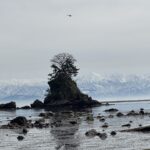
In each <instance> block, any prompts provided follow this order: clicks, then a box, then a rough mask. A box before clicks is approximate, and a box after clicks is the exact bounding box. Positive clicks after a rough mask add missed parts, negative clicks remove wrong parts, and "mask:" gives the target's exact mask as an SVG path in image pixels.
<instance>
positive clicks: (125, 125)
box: [122, 123, 131, 127]
mask: <svg viewBox="0 0 150 150" xmlns="http://www.w3.org/2000/svg"><path fill="white" fill-rule="evenodd" d="M122 127H131V124H129V123H128V124H124V125H122Z"/></svg>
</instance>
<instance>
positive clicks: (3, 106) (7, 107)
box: [0, 102, 16, 109]
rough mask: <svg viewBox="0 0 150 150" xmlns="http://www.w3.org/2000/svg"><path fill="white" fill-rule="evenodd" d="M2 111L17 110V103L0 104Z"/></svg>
mask: <svg viewBox="0 0 150 150" xmlns="http://www.w3.org/2000/svg"><path fill="white" fill-rule="evenodd" d="M0 109H16V103H15V102H10V103H6V104H0Z"/></svg>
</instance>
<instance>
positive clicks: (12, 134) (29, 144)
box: [0, 102, 150, 150]
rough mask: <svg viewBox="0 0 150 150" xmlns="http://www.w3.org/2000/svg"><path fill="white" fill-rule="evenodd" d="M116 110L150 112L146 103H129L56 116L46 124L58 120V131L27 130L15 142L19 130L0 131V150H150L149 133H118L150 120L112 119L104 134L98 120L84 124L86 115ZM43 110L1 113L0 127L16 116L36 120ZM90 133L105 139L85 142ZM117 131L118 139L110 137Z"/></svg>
mask: <svg viewBox="0 0 150 150" xmlns="http://www.w3.org/2000/svg"><path fill="white" fill-rule="evenodd" d="M109 108H117V109H119V110H120V111H121V112H123V113H127V112H128V111H130V110H133V109H134V110H135V111H139V110H140V108H144V109H145V111H147V112H150V103H149V102H132V103H127V102H126V103H115V105H110V106H101V107H95V108H93V109H88V110H85V111H76V112H72V114H71V115H70V114H63V113H59V112H57V113H56V114H57V115H55V116H54V117H52V118H51V119H50V120H48V121H49V122H56V121H59V120H61V121H62V124H61V126H60V127H53V128H51V127H50V128H47V129H35V128H34V129H29V132H28V134H27V135H25V139H24V140H23V141H18V140H17V136H18V135H19V133H20V131H19V130H4V129H3V130H2V129H1V130H0V150H144V149H147V148H150V133H121V132H118V131H119V130H121V129H123V128H122V127H121V125H122V124H126V123H128V122H129V121H131V120H132V121H133V123H132V127H137V126H138V125H139V124H142V125H148V124H150V117H149V116H144V117H140V116H138V117H121V118H118V117H114V118H107V119H106V121H105V122H107V123H108V124H109V127H108V128H107V129H105V131H103V128H102V127H101V126H102V125H103V124H104V123H103V122H100V121H99V120H98V119H97V118H95V119H94V121H86V117H87V115H89V114H93V115H94V116H95V117H96V116H97V115H98V114H99V113H100V114H102V115H109V114H108V113H105V112H104V110H105V109H109ZM40 112H44V110H16V111H0V124H6V123H7V122H9V120H11V119H12V118H15V117H16V116H25V117H27V118H28V119H32V120H36V119H39V117H38V115H39V113H40ZM71 120H77V122H78V123H77V124H76V125H71V124H69V121H71ZM90 129H96V130H97V131H99V132H105V133H107V135H108V137H107V139H105V140H101V139H100V138H99V137H94V138H88V137H86V136H85V132H86V131H88V130H90ZM112 130H115V131H117V135H116V136H114V137H112V136H111V135H110V132H111V131H112Z"/></svg>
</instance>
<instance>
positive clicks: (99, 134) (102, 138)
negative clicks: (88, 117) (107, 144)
mask: <svg viewBox="0 0 150 150" xmlns="http://www.w3.org/2000/svg"><path fill="white" fill-rule="evenodd" d="M97 136H99V137H100V139H101V140H105V139H106V138H107V134H106V133H98V134H97Z"/></svg>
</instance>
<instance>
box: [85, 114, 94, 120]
mask: <svg viewBox="0 0 150 150" xmlns="http://www.w3.org/2000/svg"><path fill="white" fill-rule="evenodd" d="M86 120H87V121H94V118H93V115H92V114H91V115H89V116H87V117H86Z"/></svg>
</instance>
